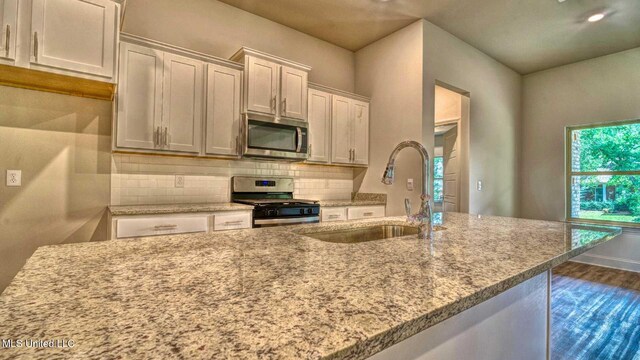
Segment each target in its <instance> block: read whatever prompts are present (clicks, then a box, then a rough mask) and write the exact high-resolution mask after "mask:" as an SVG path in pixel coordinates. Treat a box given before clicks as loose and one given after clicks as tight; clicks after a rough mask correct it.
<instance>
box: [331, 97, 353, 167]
mask: <svg viewBox="0 0 640 360" xmlns="http://www.w3.org/2000/svg"><path fill="white" fill-rule="evenodd" d="M351 123H352V118H351V99H349V98H346V97H342V96H337V95H333V101H332V104H331V162H333V163H342V164H350V163H351V149H352V146H351V141H352V139H351V127H352V126H351Z"/></svg>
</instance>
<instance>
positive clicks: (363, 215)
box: [347, 206, 384, 220]
mask: <svg viewBox="0 0 640 360" xmlns="http://www.w3.org/2000/svg"><path fill="white" fill-rule="evenodd" d="M377 217H384V206H354V207H350V208H349V209H348V210H347V218H348V219H349V220H355V219H368V218H377Z"/></svg>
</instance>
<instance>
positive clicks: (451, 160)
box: [433, 84, 470, 212]
mask: <svg viewBox="0 0 640 360" xmlns="http://www.w3.org/2000/svg"><path fill="white" fill-rule="evenodd" d="M469 103H470V102H469V97H468V96H465V95H463V94H461V93H460V92H458V91H454V90H452V89H449V88H447V87H445V86H441V84H438V85H436V86H435V114H434V115H435V116H434V121H435V123H434V136H435V139H434V159H433V189H434V190H433V195H434V196H433V200H434V210H435V211H437V212H468V209H469V204H468V199H469V195H468V194H469V191H468V183H469V181H468V120H469Z"/></svg>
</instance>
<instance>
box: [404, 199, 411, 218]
mask: <svg viewBox="0 0 640 360" xmlns="http://www.w3.org/2000/svg"><path fill="white" fill-rule="evenodd" d="M404 211H405V212H406V213H407V217H408V216H411V199H409V198H405V199H404Z"/></svg>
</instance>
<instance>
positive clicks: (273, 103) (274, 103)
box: [271, 95, 277, 111]
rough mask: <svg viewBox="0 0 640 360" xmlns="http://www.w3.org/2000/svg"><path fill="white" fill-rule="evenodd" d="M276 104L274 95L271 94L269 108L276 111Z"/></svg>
mask: <svg viewBox="0 0 640 360" xmlns="http://www.w3.org/2000/svg"><path fill="white" fill-rule="evenodd" d="M276 104H277V100H276V96H275V95H273V99H271V109H272V110H273V111H276Z"/></svg>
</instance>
